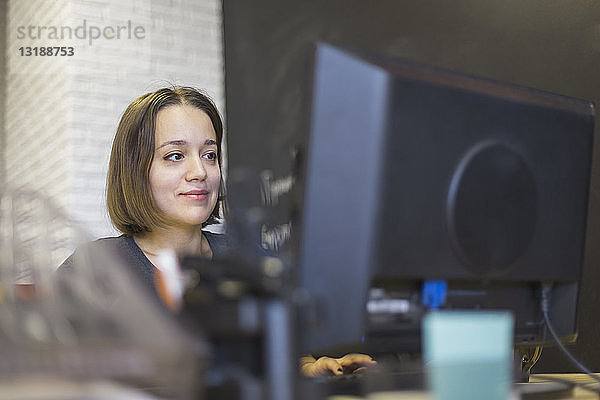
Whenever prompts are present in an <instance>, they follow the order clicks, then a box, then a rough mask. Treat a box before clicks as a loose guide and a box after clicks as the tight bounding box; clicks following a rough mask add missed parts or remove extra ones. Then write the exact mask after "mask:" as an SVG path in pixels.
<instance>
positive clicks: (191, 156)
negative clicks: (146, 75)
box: [149, 105, 221, 227]
mask: <svg viewBox="0 0 600 400" xmlns="http://www.w3.org/2000/svg"><path fill="white" fill-rule="evenodd" d="M154 139H155V152H154V158H153V160H152V164H151V165H150V177H149V180H150V189H151V190H152V197H153V198H154V201H155V203H156V205H157V207H158V208H159V210H161V211H162V212H163V213H164V214H165V215H166V217H167V218H168V221H169V223H170V224H171V225H172V226H179V227H190V226H195V225H200V224H202V223H203V222H205V221H206V220H207V219H208V217H209V216H210V214H211V213H212V211H213V209H214V207H215V204H216V203H217V199H218V197H219V184H220V181H221V170H220V167H219V162H218V154H217V142H216V140H217V137H216V134H215V130H214V128H213V125H212V123H211V120H210V118H209V117H208V115H206V113H204V111H202V110H199V109H197V108H195V107H193V106H189V105H183V106H179V105H177V106H169V107H167V108H163V109H162V110H160V111H159V112H158V114H157V116H156V131H155V133H154Z"/></svg>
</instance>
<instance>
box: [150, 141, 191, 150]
mask: <svg viewBox="0 0 600 400" xmlns="http://www.w3.org/2000/svg"><path fill="white" fill-rule="evenodd" d="M186 144H187V142H186V141H185V140H170V141H168V142H164V143H163V144H161V145H160V146H158V147H157V148H156V150H158V149H162V148H163V147H165V146H185V145H186Z"/></svg>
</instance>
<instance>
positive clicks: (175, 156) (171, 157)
mask: <svg viewBox="0 0 600 400" xmlns="http://www.w3.org/2000/svg"><path fill="white" fill-rule="evenodd" d="M182 158H183V154H181V153H171V154H167V155H166V156H165V160H167V161H179V160H181V159H182Z"/></svg>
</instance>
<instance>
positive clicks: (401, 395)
mask: <svg viewBox="0 0 600 400" xmlns="http://www.w3.org/2000/svg"><path fill="white" fill-rule="evenodd" d="M530 381H531V382H534V383H539V382H548V381H561V382H571V383H578V384H584V385H590V387H592V388H593V387H595V388H596V389H599V388H600V385H599V384H598V383H597V382H596V381H595V380H594V379H593V378H590V377H589V376H587V375H585V374H539V375H532V377H531V380H530ZM598 397H599V396H598V394H597V393H595V392H591V391H589V390H585V389H583V388H580V387H575V389H574V390H573V393H572V395H571V396H569V397H564V398H561V397H558V398H557V397H553V400H587V399H595V400H598ZM517 399H518V395H517V394H516V393H515V394H513V397H512V399H510V400H517ZM327 400H433V396H431V395H430V394H429V393H427V392H422V391H398V392H382V393H371V394H369V395H368V396H366V397H358V396H347V395H340V396H337V395H336V396H329V397H328V398H327Z"/></svg>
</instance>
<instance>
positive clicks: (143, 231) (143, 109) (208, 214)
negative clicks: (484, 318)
mask: <svg viewBox="0 0 600 400" xmlns="http://www.w3.org/2000/svg"><path fill="white" fill-rule="evenodd" d="M222 138H223V124H222V122H221V118H220V116H219V113H218V111H217V109H216V107H215V106H214V104H213V103H212V101H211V100H210V99H209V98H208V97H207V96H205V95H204V94H202V93H200V92H199V91H197V90H196V89H193V88H188V87H177V88H173V89H171V88H165V89H160V90H158V91H156V92H153V93H148V94H145V95H143V96H141V97H139V98H138V99H136V100H135V101H133V102H132V103H131V104H130V105H129V107H127V109H126V110H125V113H124V114H123V116H122V118H121V121H120V123H119V126H118V128H117V132H116V135H115V139H114V141H113V146H112V152H111V157H110V162H109V169H108V180H107V206H108V212H109V216H110V218H111V221H112V223H113V224H114V226H115V227H116V228H117V229H118V230H119V231H120V232H121V233H122V235H121V236H118V237H113V238H104V239H100V240H99V241H97V242H96V243H97V244H96V245H99V244H102V245H108V246H109V247H112V248H113V249H115V250H116V251H118V252H119V253H120V254H121V255H122V256H123V257H124V259H125V262H126V264H128V265H129V266H131V267H132V268H133V269H134V270H135V271H137V272H139V273H141V275H142V276H143V278H144V280H145V282H146V283H147V285H148V286H149V287H151V288H156V286H155V276H156V273H155V272H156V267H155V266H156V265H158V263H157V257H158V253H159V251H161V250H163V249H171V250H173V251H175V252H176V253H183V252H185V253H191V254H196V255H200V256H202V257H204V258H207V259H212V258H213V257H218V256H220V255H222V254H223V253H224V252H225V251H226V249H227V241H226V239H225V236H224V235H217V234H214V233H211V232H208V231H203V230H202V228H203V227H205V226H206V225H208V224H211V223H215V222H217V220H218V218H219V216H220V214H219V209H220V206H221V203H222V201H223V197H224V196H223V189H224V186H223V180H222V177H221V141H222ZM73 263H74V261H73V256H71V257H69V258H68V259H67V260H66V261H65V262H64V263H63V265H62V266H61V267H60V269H61V270H69V269H71V268H73ZM372 364H375V362H374V361H372V360H371V358H370V357H369V356H366V355H363V354H349V355H346V356H344V357H342V358H329V357H321V358H319V359H315V358H314V357H312V356H305V357H302V358H301V360H300V365H301V370H302V372H303V373H304V374H305V375H307V376H319V375H326V374H332V375H341V374H344V373H347V372H353V371H357V370H360V369H361V367H364V366H369V365H372Z"/></svg>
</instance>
